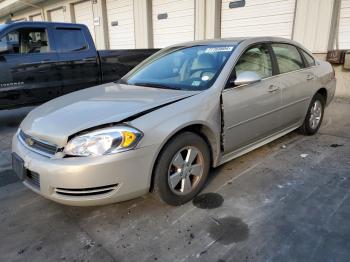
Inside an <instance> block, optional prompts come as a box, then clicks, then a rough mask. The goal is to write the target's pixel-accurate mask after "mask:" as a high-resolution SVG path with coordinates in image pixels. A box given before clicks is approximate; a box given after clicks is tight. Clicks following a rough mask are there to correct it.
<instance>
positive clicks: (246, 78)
mask: <svg viewBox="0 0 350 262" xmlns="http://www.w3.org/2000/svg"><path fill="white" fill-rule="evenodd" d="M259 81H261V77H260V76H259V75H258V74H257V73H256V72H253V71H243V72H239V73H238V74H237V77H236V79H235V80H234V84H235V86H240V85H249V84H253V83H256V82H259Z"/></svg>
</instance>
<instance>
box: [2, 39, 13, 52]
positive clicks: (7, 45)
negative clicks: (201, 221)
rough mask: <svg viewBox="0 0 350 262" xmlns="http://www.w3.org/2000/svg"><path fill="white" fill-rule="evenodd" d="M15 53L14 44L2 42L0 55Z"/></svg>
mask: <svg viewBox="0 0 350 262" xmlns="http://www.w3.org/2000/svg"><path fill="white" fill-rule="evenodd" d="M12 52H13V44H11V43H8V42H0V55H5V54H10V53H12Z"/></svg>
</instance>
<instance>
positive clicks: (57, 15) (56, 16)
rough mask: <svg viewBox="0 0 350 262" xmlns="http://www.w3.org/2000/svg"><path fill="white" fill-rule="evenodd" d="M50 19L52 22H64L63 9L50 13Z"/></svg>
mask: <svg viewBox="0 0 350 262" xmlns="http://www.w3.org/2000/svg"><path fill="white" fill-rule="evenodd" d="M49 18H50V21H52V22H64V13H63V8H58V9H55V10H51V11H49Z"/></svg>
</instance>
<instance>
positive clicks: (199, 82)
mask: <svg viewBox="0 0 350 262" xmlns="http://www.w3.org/2000/svg"><path fill="white" fill-rule="evenodd" d="M200 84H201V81H193V82H192V84H191V85H192V86H199V85H200Z"/></svg>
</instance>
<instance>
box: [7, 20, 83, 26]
mask: <svg viewBox="0 0 350 262" xmlns="http://www.w3.org/2000/svg"><path fill="white" fill-rule="evenodd" d="M12 25H23V26H31V25H43V26H44V25H56V26H60V25H61V26H72V27H74V26H79V27H86V26H85V25H83V24H74V23H65V22H47V21H13V22H9V23H5V24H1V26H3V27H8V26H12Z"/></svg>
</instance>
